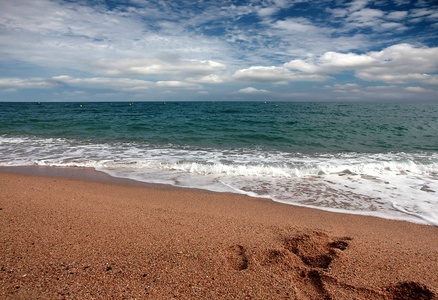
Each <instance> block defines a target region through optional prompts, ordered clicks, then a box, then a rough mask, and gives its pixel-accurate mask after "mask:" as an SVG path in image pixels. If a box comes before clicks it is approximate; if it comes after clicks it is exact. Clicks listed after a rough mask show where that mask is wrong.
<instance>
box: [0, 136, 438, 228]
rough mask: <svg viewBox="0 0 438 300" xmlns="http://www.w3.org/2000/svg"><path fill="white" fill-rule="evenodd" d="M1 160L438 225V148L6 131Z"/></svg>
mask: <svg viewBox="0 0 438 300" xmlns="http://www.w3.org/2000/svg"><path fill="white" fill-rule="evenodd" d="M0 154H1V156H0V165H3V166H22V165H37V166H56V167H92V168H94V169H96V170H100V171H103V172H106V173H108V174H109V175H112V176H115V177H123V178H130V179H134V180H138V181H145V182H153V183H154V182H155V183H166V184H172V185H175V186H181V187H189V188H201V189H207V190H212V191H217V192H238V193H243V194H247V195H250V196H256V197H265V198H270V199H273V200H275V201H279V202H284V203H289V204H295V205H303V206H309V207H316V208H320V209H326V210H334V211H342V212H348V213H360V214H370V215H375V216H379V217H387V218H393V219H404V220H409V221H413V222H420V223H428V224H435V225H436V224H438V215H437V212H438V200H437V197H436V195H437V193H438V153H436V152H416V153H404V152H399V153H373V154H371V153H313V154H302V153H289V152H282V151H270V152H268V151H265V150H263V149H257V148H255V149H244V148H236V149H231V148H230V149H215V148H199V147H198V148H196V147H178V146H175V145H172V144H168V145H167V146H166V147H157V146H154V145H151V144H148V143H133V142H129V143H123V142H114V143H96V142H93V141H91V140H82V141H79V140H74V139H61V138H47V139H44V138H38V137H11V136H6V135H3V136H0Z"/></svg>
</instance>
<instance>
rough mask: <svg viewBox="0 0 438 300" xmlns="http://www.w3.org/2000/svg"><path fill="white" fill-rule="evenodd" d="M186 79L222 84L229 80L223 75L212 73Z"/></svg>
mask: <svg viewBox="0 0 438 300" xmlns="http://www.w3.org/2000/svg"><path fill="white" fill-rule="evenodd" d="M186 80H187V81H189V82H196V83H206V84H220V83H224V82H225V81H227V78H226V77H225V76H222V75H216V74H210V75H206V76H202V77H193V78H187V79H186Z"/></svg>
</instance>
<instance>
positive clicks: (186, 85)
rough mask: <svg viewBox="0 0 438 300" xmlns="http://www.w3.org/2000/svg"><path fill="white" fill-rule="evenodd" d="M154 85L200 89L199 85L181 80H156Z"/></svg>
mask: <svg viewBox="0 0 438 300" xmlns="http://www.w3.org/2000/svg"><path fill="white" fill-rule="evenodd" d="M156 85H157V86H158V87H168V88H169V87H170V88H184V89H202V87H201V86H200V85H197V84H194V83H190V82H183V81H176V80H174V81H157V83H156Z"/></svg>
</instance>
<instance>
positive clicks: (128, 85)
mask: <svg viewBox="0 0 438 300" xmlns="http://www.w3.org/2000/svg"><path fill="white" fill-rule="evenodd" d="M52 80H54V81H57V82H60V83H64V84H67V85H70V86H79V87H83V88H93V89H112V90H123V91H138V90H147V89H149V88H150V87H152V86H153V85H154V83H152V82H150V81H145V80H138V79H129V78H108V77H93V78H73V77H71V76H67V75H60V76H55V77H52Z"/></svg>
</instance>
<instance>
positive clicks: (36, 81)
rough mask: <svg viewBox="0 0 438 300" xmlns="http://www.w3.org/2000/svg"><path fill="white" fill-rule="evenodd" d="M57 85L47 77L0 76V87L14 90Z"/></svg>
mask: <svg viewBox="0 0 438 300" xmlns="http://www.w3.org/2000/svg"><path fill="white" fill-rule="evenodd" d="M56 86H57V83H56V82H55V81H54V80H51V79H47V78H31V79H21V78H0V89H4V90H8V91H15V90H17V89H51V88H54V87H56Z"/></svg>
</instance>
